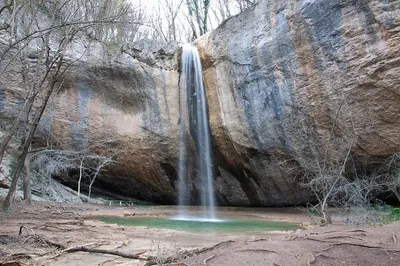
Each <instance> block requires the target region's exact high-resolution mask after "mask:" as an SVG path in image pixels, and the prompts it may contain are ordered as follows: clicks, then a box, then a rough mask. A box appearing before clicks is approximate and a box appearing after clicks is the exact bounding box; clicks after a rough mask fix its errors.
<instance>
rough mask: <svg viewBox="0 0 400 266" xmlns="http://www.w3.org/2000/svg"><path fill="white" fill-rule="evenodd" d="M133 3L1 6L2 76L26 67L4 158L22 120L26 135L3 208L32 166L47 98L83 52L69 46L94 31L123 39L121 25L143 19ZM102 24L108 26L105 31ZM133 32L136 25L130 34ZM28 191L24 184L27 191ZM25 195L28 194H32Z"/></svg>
mask: <svg viewBox="0 0 400 266" xmlns="http://www.w3.org/2000/svg"><path fill="white" fill-rule="evenodd" d="M116 2H118V3H119V5H118V6H117V7H119V8H109V7H116V6H115V5H116ZM129 7H130V6H129V4H127V1H124V0H120V1H102V0H91V1H80V0H77V1H71V0H61V1H44V0H41V1H12V3H11V4H10V5H8V7H7V8H6V9H2V10H1V13H0V14H1V15H2V20H5V23H6V24H8V25H9V27H4V29H3V31H5V33H6V34H8V35H9V40H10V41H9V45H8V46H7V47H5V48H4V49H2V51H1V54H0V65H1V68H0V76H3V75H4V74H5V73H6V72H7V71H8V67H9V66H10V65H11V63H12V62H15V61H16V60H19V61H20V63H21V65H24V64H25V65H26V66H27V67H26V69H23V70H22V71H21V75H22V80H23V84H24V87H25V89H26V90H25V91H26V92H25V96H24V97H23V98H24V104H23V107H22V108H21V109H20V112H19V114H18V115H17V118H16V119H15V121H14V123H13V125H12V126H11V127H10V129H9V130H8V131H7V133H6V134H5V136H4V137H3V138H2V141H1V145H0V159H2V158H3V156H4V152H5V150H6V148H7V146H8V143H9V142H10V141H11V139H12V138H13V136H16V134H17V132H21V124H22V132H24V134H21V135H22V136H20V137H19V140H20V142H21V144H20V152H19V156H18V159H17V164H16V167H15V171H14V174H13V176H12V181H11V186H10V189H9V193H8V195H7V197H6V200H5V202H4V206H3V207H4V209H9V208H10V207H11V204H12V201H13V198H14V194H15V190H16V187H17V183H18V177H19V176H20V172H21V170H22V168H23V167H24V164H25V165H28V162H26V160H27V159H26V157H27V154H28V151H29V148H30V147H31V144H32V140H33V137H34V134H35V131H36V129H37V126H38V124H39V121H40V119H41V117H42V115H43V113H44V110H45V109H46V106H47V103H48V102H49V100H50V98H51V96H52V95H54V94H55V93H56V92H57V91H58V90H59V89H60V88H61V87H62V85H63V79H64V73H65V72H66V71H67V69H68V68H69V67H70V65H71V64H73V63H74V62H76V61H77V60H79V59H80V58H81V56H83V54H84V52H83V53H82V54H81V55H80V56H75V57H74V58H68V57H69V56H66V54H67V53H68V49H70V50H71V47H72V46H73V45H75V44H76V42H81V43H82V42H83V43H82V45H83V46H86V47H87V42H88V38H87V37H88V36H89V37H91V36H92V35H93V34H94V37H93V36H92V37H93V38H97V39H103V40H105V39H107V40H113V38H114V39H116V40H120V39H121V34H122V30H120V29H118V28H117V27H116V26H117V25H128V24H129V25H132V24H133V25H135V24H136V25H140V24H141V22H137V21H129V20H127V19H131V18H132V17H131V15H132V13H131V12H130V11H131V10H130V9H129ZM5 12H8V13H9V14H8V15H9V16H7V15H5ZM3 15H4V16H3ZM4 18H5V19H4ZM110 25H113V27H111V26H110ZM102 27H105V28H107V30H105V31H102V30H101V29H102ZM133 31H134V29H132V32H130V36H131V35H132V34H133ZM92 33H93V34H92ZM85 42H86V44H85ZM10 71H11V72H13V70H10ZM8 74H9V73H8ZM13 74H14V75H15V73H13ZM9 75H10V74H9ZM28 161H29V157H28ZM25 181H26V182H24V184H25V185H26V186H29V182H27V181H28V180H27V177H26V179H25ZM28 190H29V189H28V188H26V190H25V191H28ZM26 198H29V195H27V196H26Z"/></svg>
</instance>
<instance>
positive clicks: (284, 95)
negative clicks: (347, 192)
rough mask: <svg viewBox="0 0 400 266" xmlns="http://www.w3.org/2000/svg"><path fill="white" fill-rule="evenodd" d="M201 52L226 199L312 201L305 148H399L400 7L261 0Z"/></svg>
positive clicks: (361, 151)
mask: <svg viewBox="0 0 400 266" xmlns="http://www.w3.org/2000/svg"><path fill="white" fill-rule="evenodd" d="M197 46H198V47H199V48H200V49H201V54H202V58H203V68H204V79H205V83H206V86H207V93H208V101H209V106H210V116H211V117H210V120H211V130H212V134H213V136H214V140H215V150H216V157H217V159H218V160H219V162H220V164H219V165H218V168H219V170H220V176H221V177H218V178H217V183H218V188H219V191H220V192H222V194H223V195H224V196H223V197H221V199H223V200H224V201H226V202H230V203H232V204H250V205H281V204H296V203H297V204H298V203H303V202H305V201H307V200H308V199H309V196H308V194H307V192H305V191H304V190H303V189H302V188H301V186H299V184H300V183H301V176H302V174H303V173H302V171H303V170H304V169H302V168H301V164H300V163H299V162H300V161H301V160H303V161H304V160H309V161H310V162H313V158H312V156H309V157H307V156H306V157H304V153H302V151H304V149H305V148H307V147H304V145H315V147H316V148H319V149H324V147H325V146H324V144H326V143H327V142H328V141H331V139H332V138H335V139H341V141H340V143H341V145H348V147H351V151H352V155H353V158H356V159H358V160H360V158H374V157H378V156H379V157H384V156H388V155H391V154H393V153H395V152H399V151H400V96H399V95H400V54H399V50H400V2H399V1H340V0H308V1H290V0H286V1H285V0H283V1H269V0H263V1H260V3H259V5H258V6H256V7H255V8H254V9H253V10H248V11H246V12H245V13H242V14H240V15H239V16H236V17H234V18H232V19H229V20H228V21H226V22H225V23H224V25H222V26H220V27H219V28H218V29H216V30H215V31H214V32H212V33H211V34H209V35H208V36H204V37H202V38H201V39H200V40H199V41H198V42H197ZM304 117H307V118H308V119H307V121H310V123H304V121H301V120H302V119H303V118H304ZM332 128H333V129H334V130H332ZM310 132H312V135H313V138H312V139H313V140H315V142H313V143H310V139H311V138H310V136H309V133H310ZM306 139H307V143H306V142H305V140H306ZM331 142H332V141H331ZM346 142H347V143H346ZM321 147H322V148H321ZM335 148H338V147H335V146H333V147H330V149H333V150H335ZM333 152H334V151H333ZM221 162H223V163H221Z"/></svg>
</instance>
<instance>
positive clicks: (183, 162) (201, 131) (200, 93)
mask: <svg viewBox="0 0 400 266" xmlns="http://www.w3.org/2000/svg"><path fill="white" fill-rule="evenodd" d="M181 68H182V71H181V73H182V74H181V79H180V99H179V109H180V122H179V123H180V147H179V185H178V193H179V196H178V204H179V216H178V218H179V219H186V218H187V219H192V218H188V217H187V216H186V215H185V208H184V206H186V205H189V204H190V199H191V194H190V191H191V187H192V186H193V182H196V185H197V187H198V189H199V190H200V199H201V205H202V206H203V217H201V218H200V219H201V220H209V221H213V220H216V219H215V198H214V185H213V174H212V163H211V161H212V160H211V157H212V154H211V136H210V126H209V121H208V114H207V101H206V94H205V89H204V85H203V74H202V70H201V62H200V56H199V52H198V50H197V48H196V47H195V46H193V45H191V44H185V45H183V47H182V65H181ZM191 137H193V142H194V143H195V150H196V156H195V159H196V160H193V161H192V156H190V152H189V150H190V145H189V140H190V138H191ZM193 166H195V167H196V168H195V171H194V172H195V173H196V179H195V181H193V177H192V176H191V175H192V173H193V171H192V168H193Z"/></svg>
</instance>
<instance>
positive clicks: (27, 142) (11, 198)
mask: <svg viewBox="0 0 400 266" xmlns="http://www.w3.org/2000/svg"><path fill="white" fill-rule="evenodd" d="M58 67H59V68H60V67H61V64H59V66H58ZM55 85H56V80H55V79H54V78H53V79H52V81H51V82H50V84H49V89H48V90H47V92H46V95H45V96H44V100H43V102H42V105H41V106H40V107H39V113H38V115H37V116H36V117H35V119H34V122H33V124H32V126H31V128H30V130H29V133H28V136H27V137H26V140H25V143H24V145H23V149H22V152H21V155H20V156H19V157H18V160H17V164H16V166H15V171H14V174H13V177H12V181H11V186H10V189H9V190H8V194H7V197H6V199H5V201H4V204H3V209H4V210H5V211H8V210H10V209H11V207H12V203H13V201H14V196H15V192H16V190H17V184H18V178H19V174H20V173H21V170H22V168H23V167H24V163H25V158H26V155H27V154H28V150H29V147H30V146H31V144H32V140H33V137H34V135H35V131H36V128H37V126H38V124H39V121H40V118H41V117H42V115H43V113H44V110H45V109H46V106H47V103H48V101H49V99H50V96H51V94H52V92H53V91H54V88H55Z"/></svg>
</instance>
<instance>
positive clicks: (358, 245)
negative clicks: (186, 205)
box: [0, 203, 400, 265]
mask: <svg viewBox="0 0 400 266" xmlns="http://www.w3.org/2000/svg"><path fill="white" fill-rule="evenodd" d="M175 212H176V210H175V208H174V207H118V208H115V207H114V208H112V209H111V208H109V207H107V206H94V205H60V204H45V203H40V204H39V203H35V204H34V205H32V206H29V207H28V206H23V205H17V206H15V210H14V211H13V212H12V213H9V214H6V213H1V214H0V215H1V216H0V262H2V264H1V263H0V265H30V264H33V265H145V264H147V265H150V264H155V263H160V264H161V263H165V262H168V261H171V262H173V263H174V264H173V265H339V264H346V265H396V263H398V261H399V260H400V244H398V238H399V237H400V223H399V222H396V223H393V224H389V225H384V226H376V227H373V226H363V227H355V226H348V225H344V224H341V223H336V224H333V225H331V226H327V227H319V226H313V225H311V221H310V219H309V217H308V216H307V215H306V214H305V213H304V212H302V211H301V210H298V209H256V210H254V209H253V210H252V209H249V210H248V209H245V210H242V209H240V210H235V209H223V210H221V211H220V212H222V213H223V212H226V213H229V212H241V213H242V214H243V215H247V216H249V217H251V216H257V217H258V218H260V217H261V218H268V219H269V220H278V221H292V222H296V223H299V224H301V225H302V227H304V230H297V231H295V232H289V233H288V232H286V233H285V232H266V233H262V234H261V233H251V232H250V233H249V232H246V233H243V234H240V233H223V234H216V235H204V234H200V233H193V232H178V231H174V230H165V229H154V228H146V227H129V226H119V225H115V224H105V223H102V222H100V221H97V220H96V219H94V217H95V216H99V215H117V216H169V215H173V214H174V213H175ZM21 226H22V227H21ZM20 230H21V234H19V233H20ZM399 240H400V239H399ZM78 250H84V251H90V250H92V251H96V253H94V252H79V251H78ZM97 251H99V252H100V251H106V252H108V253H110V252H111V253H112V252H113V253H114V255H110V254H101V253H98V252H97ZM126 255H128V256H131V257H132V258H126ZM124 256H125V257H124ZM133 258H136V259H133ZM11 262H14V264H11ZM177 263H178V264H177Z"/></svg>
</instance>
